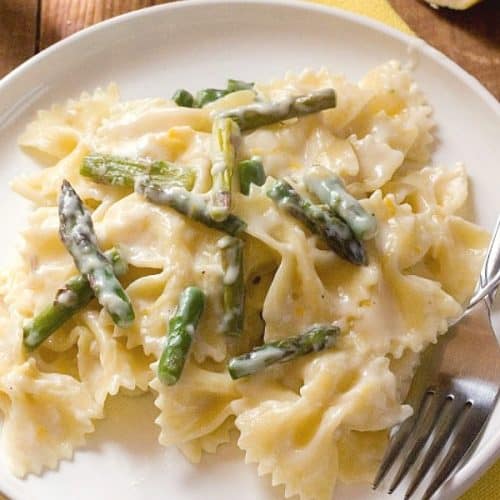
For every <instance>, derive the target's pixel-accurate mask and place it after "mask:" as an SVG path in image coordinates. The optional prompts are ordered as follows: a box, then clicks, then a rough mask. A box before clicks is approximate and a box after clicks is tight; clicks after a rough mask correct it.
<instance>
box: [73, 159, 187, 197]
mask: <svg viewBox="0 0 500 500" xmlns="http://www.w3.org/2000/svg"><path fill="white" fill-rule="evenodd" d="M80 174H81V175H84V176H85V177H91V178H92V180H94V181H95V182H99V183H100V184H111V185H113V186H123V187H130V188H133V187H134V183H135V181H136V180H137V178H138V177H140V176H144V175H146V176H148V177H149V178H150V179H151V181H152V182H155V183H156V184H160V185H163V184H178V185H180V186H184V187H185V188H186V189H191V188H192V187H193V184H194V178H195V175H194V172H193V171H192V170H191V169H188V168H181V167H179V166H178V165H175V164H173V163H168V162H165V161H153V162H151V161H147V160H139V159H134V160H132V159H129V158H122V157H120V156H113V155H108V154H100V153H93V154H91V155H88V156H86V157H85V158H84V159H83V164H82V166H81V167H80Z"/></svg>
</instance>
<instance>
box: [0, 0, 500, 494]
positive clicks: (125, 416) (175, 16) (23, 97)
mask: <svg viewBox="0 0 500 500" xmlns="http://www.w3.org/2000/svg"><path fill="white" fill-rule="evenodd" d="M409 52H410V53H411V54H410V55H409ZM391 58H396V59H400V60H409V59H412V60H413V59H415V60H416V62H417V65H416V69H415V77H416V79H417V81H418V83H419V85H420V86H421V87H422V89H423V90H424V91H425V93H426V95H427V96H428V98H429V100H430V103H431V104H432V106H433V107H434V109H435V118H436V120H437V122H438V125H439V129H438V145H437V149H436V153H435V156H434V162H435V163H439V162H443V163H446V164H453V163H454V162H455V161H458V160H462V161H464V162H465V164H466V166H467V168H468V171H469V173H470V174H471V178H472V187H473V189H472V193H473V196H472V197H473V202H474V209H475V215H476V219H477V221H478V222H479V223H481V224H482V225H484V226H486V227H489V228H492V226H493V224H494V221H495V218H496V215H497V214H498V213H500V196H499V195H498V188H495V186H499V185H500V173H499V164H498V146H497V144H498V141H499V139H500V120H499V117H500V111H499V105H498V103H497V101H496V100H495V99H494V98H493V97H492V96H491V95H490V94H488V92H487V91H486V90H485V89H484V88H483V87H482V86H481V85H480V84H479V83H478V82H477V81H476V80H474V79H473V78H472V77H471V76H470V75H468V74H466V73H465V72H464V71H463V70H461V69H460V68H459V67H458V66H456V65H455V64H454V63H452V62H451V61H450V60H449V59H447V58H446V57H444V56H443V55H442V54H440V53H438V52H437V51H435V50H434V49H432V48H431V47H429V46H428V45H426V44H425V43H423V42H422V41H420V40H416V39H414V38H411V37H409V36H406V35H403V34H401V33H399V32H397V31H395V30H393V29H391V28H388V27H386V26H384V25H382V24H380V23H377V22H374V21H371V20H368V19H366V18H361V17H358V16H354V15H352V14H349V13H346V12H344V11H340V10H336V9H333V8H327V7H321V6H317V5H312V4H308V3H292V2H286V3H285V2H278V1H267V0H266V1H265V2H264V1H251V2H242V1H231V2H199V1H191V2H189V1H188V2H182V3H174V4H169V5H164V6H159V7H155V8H151V9H146V10H142V11H138V12H134V13H131V14H127V15H125V16H122V17H119V18H116V19H113V20H111V21H108V22H105V23H102V24H99V25H97V26H95V27H92V28H89V29H87V30H84V31H83V32H81V33H78V34H77V35H74V36H72V37H70V38H68V39H66V40H64V41H63V42H60V43H58V44H56V45H55V46H53V47H51V48H50V49H48V50H46V51H44V52H42V53H41V54H40V55H38V56H36V57H34V58H33V59H31V60H30V61H28V62H27V63H25V64H24V65H23V66H21V67H20V68H19V69H17V70H16V71H14V72H13V73H11V74H10V75H9V76H8V77H6V78H4V79H3V80H2V81H1V82H0V165H1V169H0V209H1V212H0V213H2V214H3V215H2V217H1V221H2V245H1V252H0V262H2V263H3V262H5V261H6V259H7V258H8V257H9V255H12V254H13V252H14V247H13V241H15V235H16V234H17V232H18V230H19V227H20V226H22V224H23V221H24V219H25V216H26V209H27V206H28V205H27V204H26V203H25V202H23V201H21V200H20V199H19V197H17V196H15V195H14V194H12V193H11V192H10V191H9V188H8V181H9V180H10V179H11V178H12V177H13V176H14V175H15V174H17V173H19V172H22V171H27V170H30V169H33V168H35V167H34V166H33V163H32V161H31V159H29V158H27V157H26V156H24V155H23V154H22V153H20V152H19V150H18V149H17V147H16V136H17V135H18V134H19V132H20V131H21V130H22V129H23V127H24V126H25V125H26V123H27V122H28V120H30V119H31V118H32V117H33V113H34V111H35V110H36V109H39V108H42V107H46V106H48V105H50V104H51V103H52V102H54V101H62V100H64V99H66V98H68V97H71V96H78V94H79V93H80V92H81V91H83V90H91V89H93V88H94V87H96V86H98V85H106V84H107V83H108V82H109V81H116V82H117V83H118V84H119V85H120V87H121V89H122V91H123V95H124V97H125V98H137V97H146V96H170V95H171V93H172V91H173V90H175V89H176V88H177V87H181V86H184V87H188V88H197V87H203V86H218V85H223V83H224V81H225V79H226V78H227V77H235V78H241V79H244V80H255V79H269V78H270V77H276V76H279V75H281V74H282V73H283V72H285V71H286V70H289V69H292V70H300V69H302V68H303V67H305V66H312V67H319V66H321V65H325V66H327V67H328V68H329V69H331V70H334V71H336V72H344V73H346V74H347V76H348V77H350V78H353V79H357V78H359V77H360V76H361V75H363V73H365V72H366V71H367V70H369V69H370V68H372V67H373V66H375V65H377V64H380V63H383V62H385V61H387V60H388V59H391ZM156 413H157V411H156V409H155V408H154V406H153V403H152V398H151V397H150V396H142V397H140V398H136V399H132V400H130V399H120V398H118V399H115V400H113V401H110V402H109V404H108V405H107V414H108V417H107V419H106V420H105V421H101V422H97V425H96V427H97V432H96V433H95V434H94V435H92V436H91V437H90V438H89V440H88V446H87V447H86V448H84V449H83V450H79V451H77V453H76V454H75V457H74V460H73V461H72V462H63V463H62V464H61V466H60V468H59V470H57V471H51V472H48V473H45V474H44V475H43V476H42V477H41V478H39V477H29V478H28V479H27V480H26V481H19V480H16V479H14V478H13V477H11V476H10V475H9V474H8V472H6V469H5V467H1V468H0V488H1V489H3V491H5V493H7V494H8V495H10V496H12V497H13V498H19V499H23V500H25V499H29V498H37V499H42V498H44V499H49V498H50V499H52V500H56V499H66V498H71V499H72V500H77V499H89V498H92V499H95V500H100V499H112V498H120V499H121V500H136V499H137V500H139V499H141V500H142V499H144V498H159V497H160V495H161V496H162V497H166V498H168V497H170V498H173V499H175V500H188V499H199V498H203V499H205V500H212V499H213V500H215V499H217V500H233V499H234V498H238V499H239V500H254V499H263V500H266V499H272V498H282V495H283V491H282V490H281V489H272V488H271V487H270V486H269V482H270V481H269V478H268V477H264V478H260V479H259V478H257V473H256V467H255V466H254V465H244V463H243V453H242V452H240V451H238V450H236V449H235V447H234V446H225V447H222V449H220V451H219V453H218V454H217V455H216V456H207V457H205V458H204V460H203V461H202V464H201V465H198V466H194V465H190V464H189V463H187V462H186V461H185V460H184V458H183V457H182V456H181V455H180V454H179V453H178V452H176V451H175V450H164V449H163V448H161V447H160V446H159V445H158V444H157V441H156V440H157V435H158V429H157V428H156V427H155V425H154V424H153V420H154V417H155V415H156ZM499 426H500V409H499V408H497V411H496V413H495V415H494V416H493V418H492V420H491V422H490V425H489V427H488V429H487V431H486V433H485V435H484V437H483V438H482V440H481V442H480V444H479V446H478V447H477V450H476V451H475V453H474V455H473V456H472V458H471V459H470V460H469V461H468V463H467V464H466V465H465V466H464V467H463V468H462V470H460V471H459V472H458V473H457V474H456V475H455V476H454V478H453V480H452V481H451V482H449V483H448V485H447V487H446V489H445V490H444V491H443V493H442V495H440V498H441V499H451V498H455V497H457V496H458V495H459V494H460V493H462V492H463V491H464V490H465V489H466V488H467V487H468V486H470V484H471V483H472V482H473V481H474V480H475V479H477V478H478V477H479V475H480V474H481V472H483V471H484V470H485V469H486V468H487V467H488V466H489V465H490V464H492V463H493V462H494V460H495V458H497V457H498V456H499V454H500V453H499V452H500V435H499V434H498V433H495V432H494V427H497V428H498V427H499ZM277 432H279V429H277ZM382 497H384V498H386V497H385V496H382V495H380V494H377V493H373V492H371V490H370V489H369V487H368V486H359V487H358V486H356V487H351V486H350V487H346V486H342V487H340V488H339V490H338V497H337V498H340V499H345V498H350V499H351V500H361V499H363V500H364V499H368V498H382ZM393 498H399V497H397V495H394V497H393Z"/></svg>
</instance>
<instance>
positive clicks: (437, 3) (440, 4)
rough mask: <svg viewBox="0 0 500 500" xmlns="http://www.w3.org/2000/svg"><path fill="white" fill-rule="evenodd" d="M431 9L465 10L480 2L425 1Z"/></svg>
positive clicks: (456, 0)
mask: <svg viewBox="0 0 500 500" xmlns="http://www.w3.org/2000/svg"><path fill="white" fill-rule="evenodd" d="M425 1H426V2H427V3H429V4H431V5H432V6H433V7H449V8H450V9H456V10H465V9H468V8H469V7H472V6H473V5H475V4H476V3H479V2H480V1H481V0H425Z"/></svg>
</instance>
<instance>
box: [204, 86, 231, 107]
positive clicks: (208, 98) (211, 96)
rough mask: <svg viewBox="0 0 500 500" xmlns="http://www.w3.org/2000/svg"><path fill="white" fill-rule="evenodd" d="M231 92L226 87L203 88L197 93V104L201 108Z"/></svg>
mask: <svg viewBox="0 0 500 500" xmlns="http://www.w3.org/2000/svg"><path fill="white" fill-rule="evenodd" d="M227 94H229V92H228V91H227V90H225V89H203V90H199V91H198V92H197V93H196V104H197V106H198V107H199V108H202V107H203V106H205V104H208V103H210V102H214V101H216V100H217V99H220V98H221V97H224V96H225V95H227Z"/></svg>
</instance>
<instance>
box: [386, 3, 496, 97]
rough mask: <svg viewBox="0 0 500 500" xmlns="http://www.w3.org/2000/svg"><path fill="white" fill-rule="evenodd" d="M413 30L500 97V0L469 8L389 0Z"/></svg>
mask: <svg viewBox="0 0 500 500" xmlns="http://www.w3.org/2000/svg"><path fill="white" fill-rule="evenodd" d="M389 1H390V2H391V4H392V6H393V7H394V9H395V10H396V11H397V12H398V14H399V15H400V16H401V17H402V18H403V19H404V20H405V21H406V23H407V24H408V25H409V26H410V27H411V28H412V29H413V31H414V32H415V33H416V34H417V35H418V36H419V37H421V38H423V39H424V40H426V41H427V42H428V43H430V44H431V45H433V46H434V47H436V48H437V49H438V50H440V51H441V52H444V53H445V54H446V55H447V56H448V57H450V58H451V59H453V60H454V61H455V62H456V63H458V64H459V65H460V66H462V68H464V69H465V70H466V71H468V72H469V73H471V74H472V75H474V76H475V77H476V78H477V79H478V80H479V81H480V82H481V83H482V84H483V85H484V86H485V87H486V88H488V89H489V91H490V92H491V93H492V94H493V95H495V96H496V98H497V99H500V1H499V0H487V1H484V2H482V3H480V4H478V5H475V6H474V7H473V8H471V9H468V10H466V11H453V10H450V9H439V10H437V9H433V8H432V7H430V6H429V5H428V4H426V3H424V2H421V1H416V0H389Z"/></svg>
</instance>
